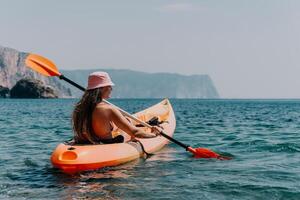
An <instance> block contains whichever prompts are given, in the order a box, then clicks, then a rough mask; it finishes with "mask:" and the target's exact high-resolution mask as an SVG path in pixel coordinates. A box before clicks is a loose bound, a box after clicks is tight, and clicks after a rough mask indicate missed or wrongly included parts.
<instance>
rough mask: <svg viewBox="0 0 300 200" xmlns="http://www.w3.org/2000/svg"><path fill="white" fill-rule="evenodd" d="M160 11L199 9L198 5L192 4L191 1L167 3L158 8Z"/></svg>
mask: <svg viewBox="0 0 300 200" xmlns="http://www.w3.org/2000/svg"><path fill="white" fill-rule="evenodd" d="M157 10H159V11H160V12H189V11H198V10H201V7H199V6H198V5H193V4H191V3H174V4H167V5H164V6H162V7H160V8H158V9H157Z"/></svg>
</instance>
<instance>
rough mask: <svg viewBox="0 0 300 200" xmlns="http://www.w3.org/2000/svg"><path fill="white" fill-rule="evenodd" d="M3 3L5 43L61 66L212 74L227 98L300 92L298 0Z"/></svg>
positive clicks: (0, 35)
mask: <svg viewBox="0 0 300 200" xmlns="http://www.w3.org/2000/svg"><path fill="white" fill-rule="evenodd" d="M0 4H1V7H0V25H1V31H0V45H2V46H7V47H11V48H15V49H17V50H20V51H26V52H34V53H38V54H40V55H43V56H45V57H48V58H50V59H51V60H53V61H54V62H55V63H56V64H57V65H58V67H59V68H60V69H90V68H116V69H132V70H139V71H145V72H171V73H180V74H209V75H210V76H211V77H212V79H213V81H214V83H215V85H216V87H217V89H218V91H219V92H220V95H221V96H222V97H223V98H300V92H299V88H300V78H299V74H300V65H299V64H300V20H299V19H300V12H299V10H300V1H297V0H285V1H283V0H280V1H279V0H263V1H262V0H248V1H247V0H228V1H221V0H220V1H209V0H206V1H202V0H195V1H188V0H187V1H183V0H149V1H141V0H137V1H132V0H127V1H121V0H120V1H116V0H110V1H101V0H89V1H79V0H77V1H76V0H60V1H59V0H52V1H41V0H27V1H17V0H2V1H1V2H0Z"/></svg>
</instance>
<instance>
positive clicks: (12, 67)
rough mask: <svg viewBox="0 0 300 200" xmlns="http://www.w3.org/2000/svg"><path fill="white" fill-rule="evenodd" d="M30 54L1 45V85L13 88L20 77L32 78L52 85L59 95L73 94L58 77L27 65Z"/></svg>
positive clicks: (67, 95)
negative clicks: (41, 72) (34, 69)
mask: <svg viewBox="0 0 300 200" xmlns="http://www.w3.org/2000/svg"><path fill="white" fill-rule="evenodd" d="M27 55H28V54H27V53H24V52H18V51H17V50H14V49H11V48H7V47H2V46H0V86H2V87H7V88H9V89H11V88H12V87H13V86H14V85H15V84H16V83H17V82H18V81H19V80H20V79H24V78H32V79H36V80H40V81H41V82H42V83H43V84H45V85H49V86H52V87H53V88H54V90H55V91H56V92H57V94H58V96H59V97H69V96H71V91H70V90H69V89H68V88H66V87H64V86H63V85H62V84H61V82H59V80H58V79H57V78H56V77H45V76H42V75H40V74H38V73H36V72H34V71H32V70H31V69H29V68H27V67H26V66H25V58H26V56H27Z"/></svg>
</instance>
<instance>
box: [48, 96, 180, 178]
mask: <svg viewBox="0 0 300 200" xmlns="http://www.w3.org/2000/svg"><path fill="white" fill-rule="evenodd" d="M134 116H135V117H137V118H139V119H140V120H142V121H144V122H146V121H148V120H150V119H151V118H152V117H154V116H156V117H158V118H159V120H160V121H163V122H164V123H162V124H161V125H160V126H161V127H162V128H163V130H164V132H165V133H166V134H167V135H169V136H170V137H172V136H173V133H174V131H175V127H176V120H175V115H174V111H173V108H172V106H171V104H170V102H169V100H168V99H164V100H163V101H161V102H160V103H158V104H156V105H154V106H151V107H149V108H147V109H145V110H143V111H140V112H138V113H136V114H134ZM133 123H134V122H133ZM134 124H135V123H134ZM143 129H144V130H145V131H146V132H150V130H149V128H145V127H143ZM120 134H121V135H123V136H124V137H125V142H124V143H117V144H99V145H68V144H65V143H61V144H59V145H58V146H57V147H56V149H55V150H54V152H53V153H52V155H51V162H52V164H53V166H54V167H56V168H59V169H61V170H62V171H63V172H65V173H77V172H80V171H86V170H95V169H99V168H102V167H108V166H116V165H120V164H122V163H126V162H129V161H132V160H135V159H137V158H139V157H141V156H143V155H144V151H143V149H142V147H141V144H139V143H137V142H131V141H129V138H130V137H129V135H128V134H126V133H124V132H123V131H122V130H120V129H117V130H115V131H114V132H113V135H120ZM138 140H139V141H140V142H141V143H142V145H143V147H144V150H145V151H146V152H147V153H154V152H156V151H158V150H160V149H161V148H163V147H164V146H165V145H166V144H167V143H168V142H169V141H168V140H167V139H166V138H164V137H162V136H158V137H155V138H145V139H138Z"/></svg>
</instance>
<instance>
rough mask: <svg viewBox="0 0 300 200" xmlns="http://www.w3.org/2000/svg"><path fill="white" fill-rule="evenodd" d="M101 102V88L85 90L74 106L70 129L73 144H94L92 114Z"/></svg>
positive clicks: (95, 141)
mask: <svg viewBox="0 0 300 200" xmlns="http://www.w3.org/2000/svg"><path fill="white" fill-rule="evenodd" d="M101 101H102V92H101V88H96V89H92V90H86V91H85V92H84V94H83V95H82V97H81V99H80V101H78V102H77V103H76V104H75V108H74V111H73V114H72V128H73V132H74V140H75V143H77V144H80V143H85V142H86V141H88V142H90V143H92V144H95V143H97V139H96V138H95V134H94V130H93V125H92V114H93V111H94V109H95V107H96V106H97V104H98V103H100V102H101Z"/></svg>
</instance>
